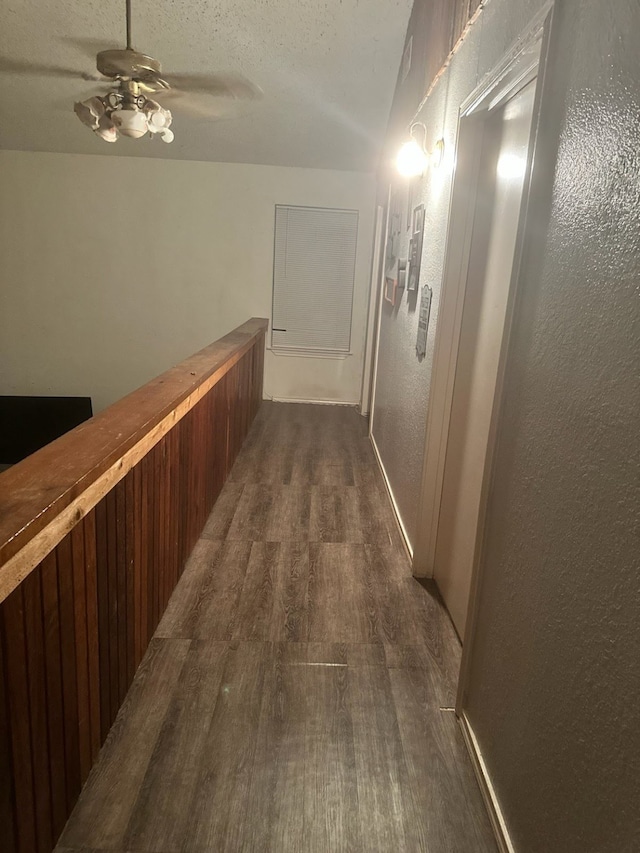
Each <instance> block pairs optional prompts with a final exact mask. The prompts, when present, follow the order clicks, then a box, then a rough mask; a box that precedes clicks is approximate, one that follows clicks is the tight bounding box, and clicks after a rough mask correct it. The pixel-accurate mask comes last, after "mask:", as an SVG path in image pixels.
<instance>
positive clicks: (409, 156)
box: [396, 139, 427, 178]
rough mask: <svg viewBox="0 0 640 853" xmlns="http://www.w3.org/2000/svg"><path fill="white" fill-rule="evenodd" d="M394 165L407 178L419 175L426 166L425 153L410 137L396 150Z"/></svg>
mask: <svg viewBox="0 0 640 853" xmlns="http://www.w3.org/2000/svg"><path fill="white" fill-rule="evenodd" d="M396 166H397V168H398V171H399V172H400V174H401V175H404V176H405V177H407V178H412V177H415V176H416V175H421V174H422V173H423V172H424V170H425V169H426V168H427V154H426V152H425V151H424V149H423V148H421V147H420V145H418V143H417V142H416V140H415V139H411V140H409V142H405V143H404V145H403V146H402V148H401V149H400V151H399V152H398V157H397V159H396Z"/></svg>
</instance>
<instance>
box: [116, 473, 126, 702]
mask: <svg viewBox="0 0 640 853" xmlns="http://www.w3.org/2000/svg"><path fill="white" fill-rule="evenodd" d="M114 492H115V504H116V512H115V524H116V531H115V546H116V569H115V580H116V642H117V645H118V708H119V707H120V705H122V702H123V700H124V697H125V695H126V692H127V627H128V626H127V623H128V621H129V620H128V618H127V555H126V547H127V543H126V530H127V527H126V510H127V506H126V492H125V484H124V480H120V482H119V483H118V484H117V486H116V487H115V489H114ZM116 713H117V711H116ZM114 719H115V714H114Z"/></svg>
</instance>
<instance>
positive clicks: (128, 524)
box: [124, 469, 138, 690]
mask: <svg viewBox="0 0 640 853" xmlns="http://www.w3.org/2000/svg"><path fill="white" fill-rule="evenodd" d="M134 472H135V469H132V470H131V471H129V473H128V474H127V476H126V477H125V478H124V496H125V500H124V505H125V513H124V529H125V534H124V535H125V571H126V577H127V690H128V689H129V687H130V686H131V682H132V681H133V676H134V674H135V671H136V666H137V663H136V624H137V622H138V614H137V611H136V589H135V587H136V580H135V579H136V572H137V566H136V562H135V528H134V520H135V512H136V503H135V493H134V476H135V475H134Z"/></svg>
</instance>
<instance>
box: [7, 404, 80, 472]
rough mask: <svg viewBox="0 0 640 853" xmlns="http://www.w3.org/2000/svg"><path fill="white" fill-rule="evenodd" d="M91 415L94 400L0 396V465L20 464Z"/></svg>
mask: <svg viewBox="0 0 640 853" xmlns="http://www.w3.org/2000/svg"><path fill="white" fill-rule="evenodd" d="M92 414H93V411H92V408H91V397H2V396H0V463H9V464H13V463H15V462H20V460H21V459H24V458H25V456H29V454H30V453H34V452H35V451H36V450H39V449H40V448H41V447H44V445H45V444H49V442H50V441H53V440H54V439H55V438H58V437H59V436H61V435H63V434H64V433H65V432H68V431H69V430H70V429H73V428H74V427H75V426H78V424H81V423H82V422H83V421H86V420H88V419H89V418H90V417H91V416H92Z"/></svg>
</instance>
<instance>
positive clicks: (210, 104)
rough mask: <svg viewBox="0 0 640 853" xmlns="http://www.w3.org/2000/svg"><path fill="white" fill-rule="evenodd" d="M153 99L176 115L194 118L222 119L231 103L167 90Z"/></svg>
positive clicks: (200, 95) (192, 93)
mask: <svg viewBox="0 0 640 853" xmlns="http://www.w3.org/2000/svg"><path fill="white" fill-rule="evenodd" d="M151 98H152V100H154V101H156V102H157V103H159V104H160V106H162V107H164V108H165V109H168V110H171V112H172V113H175V114H176V115H185V116H192V117H193V118H206V119H221V118H224V117H225V116H227V115H228V113H229V111H230V107H229V101H226V102H221V101H214V100H213V99H212V98H211V97H207V96H206V95H202V94H199V95H198V94H196V93H194V92H183V91H181V90H180V89H167V90H166V91H164V92H158V93H156V94H154V95H152V96H151Z"/></svg>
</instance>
